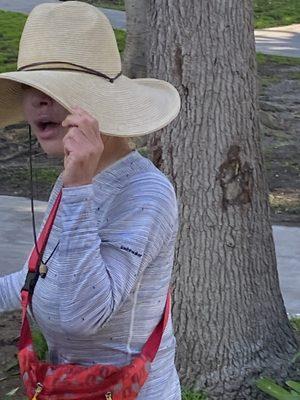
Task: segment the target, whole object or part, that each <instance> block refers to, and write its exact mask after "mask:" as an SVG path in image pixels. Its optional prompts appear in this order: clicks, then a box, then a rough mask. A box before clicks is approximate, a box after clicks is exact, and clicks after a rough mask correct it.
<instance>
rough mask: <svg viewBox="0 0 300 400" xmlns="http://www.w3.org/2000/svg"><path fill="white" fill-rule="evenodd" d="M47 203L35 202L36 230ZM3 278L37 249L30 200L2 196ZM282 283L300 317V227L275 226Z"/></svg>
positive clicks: (287, 303)
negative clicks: (34, 246)
mask: <svg viewBox="0 0 300 400" xmlns="http://www.w3.org/2000/svg"><path fill="white" fill-rule="evenodd" d="M46 204H47V203H46V202H43V201H34V210H35V219H36V231H37V232H38V229H39V226H40V224H41V222H42V219H43V214H44V212H45V209H46ZM0 226H1V230H0V276H1V275H5V274H8V273H11V272H14V271H17V270H19V269H20V268H21V267H22V266H23V264H24V263H25V261H26V259H27V257H28V255H29V251H30V250H31V248H32V246H33V243H34V241H33V233H32V225H31V204H30V199H28V198H24V197H14V196H0ZM273 233H274V239H275V246H276V254H277V262H278V272H279V281H280V286H281V291H282V295H283V298H284V302H285V306H286V309H287V312H288V313H289V314H292V315H295V314H299V316H300V293H299V288H300V246H299V243H300V228H297V227H286V226H278V225H274V226H273Z"/></svg>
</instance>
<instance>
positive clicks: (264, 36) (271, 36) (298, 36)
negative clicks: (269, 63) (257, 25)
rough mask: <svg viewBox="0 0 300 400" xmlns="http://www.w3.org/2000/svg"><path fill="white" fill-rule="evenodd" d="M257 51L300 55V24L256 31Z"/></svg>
mask: <svg viewBox="0 0 300 400" xmlns="http://www.w3.org/2000/svg"><path fill="white" fill-rule="evenodd" d="M255 43H256V51H259V52H261V53H265V54H275V55H276V54H278V55H281V56H287V57H300V24H293V25H289V26H279V27H275V28H267V29H260V30H256V31H255Z"/></svg>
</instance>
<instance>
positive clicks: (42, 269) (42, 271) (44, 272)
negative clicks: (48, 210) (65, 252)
mask: <svg viewBox="0 0 300 400" xmlns="http://www.w3.org/2000/svg"><path fill="white" fill-rule="evenodd" d="M28 127H29V155H30V157H29V165H30V191H31V199H30V200H31V216H32V228H33V237H34V245H35V248H36V251H37V253H38V255H39V257H40V267H39V272H40V276H41V278H45V277H46V275H47V271H48V266H47V263H48V261H49V260H50V258H51V257H52V256H53V254H54V252H55V250H56V248H57V246H58V244H59V241H58V242H57V244H56V246H55V247H54V249H53V251H52V253H51V254H50V256H49V257H48V259H47V261H43V254H41V253H40V251H39V249H38V246H37V240H36V229H35V217H34V206H33V178H32V159H31V155H32V151H31V144H32V143H31V127H30V125H28Z"/></svg>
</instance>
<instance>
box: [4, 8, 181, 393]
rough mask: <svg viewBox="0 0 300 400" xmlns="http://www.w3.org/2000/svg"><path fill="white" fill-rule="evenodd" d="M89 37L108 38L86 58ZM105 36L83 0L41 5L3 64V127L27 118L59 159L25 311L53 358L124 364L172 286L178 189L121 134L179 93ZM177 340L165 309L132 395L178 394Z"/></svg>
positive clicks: (19, 276) (166, 109)
mask: <svg viewBox="0 0 300 400" xmlns="http://www.w3.org/2000/svg"><path fill="white" fill-rule="evenodd" d="M50 17H51V18H50ZM78 18H80V19H79V20H78ZM75 21H76V24H75ZM80 21H81V23H80ZM75 25H76V26H75ZM87 27H89V28H88V29H87ZM54 28H55V29H54ZM39 30H40V31H39ZM72 30H73V32H72ZM87 30H89V32H87ZM66 33H68V35H66ZM53 35H54V37H53ZM85 35H86V36H85ZM93 35H94V39H96V38H97V39H98V41H99V39H101V46H104V47H105V46H106V47H105V48H100V50H99V49H98V53H97V54H100V55H101V56H100V57H99V59H97V58H96V59H93V62H91V60H92V58H93V57H94V53H95V51H94V50H93V49H92V48H87V47H88V46H89V45H90V43H98V42H95V41H93V40H91V37H93ZM112 35H113V30H112V28H111V26H110V24H109V22H108V20H107V19H106V17H105V16H104V15H103V14H102V13H101V12H100V11H99V10H98V9H96V8H95V7H93V6H91V5H88V4H86V3H81V2H78V1H72V2H66V3H63V4H47V3H46V4H42V5H40V6H37V7H35V9H34V10H33V11H32V13H31V14H30V15H29V18H28V20H27V22H26V25H25V27H24V31H23V34H22V38H21V42H20V43H21V44H20V49H19V58H18V71H16V72H10V73H4V74H0V78H2V79H0V94H1V96H0V97H1V99H3V98H4V97H5V101H3V102H2V104H1V103H0V122H1V125H2V126H4V125H6V124H8V123H11V122H12V121H20V120H25V121H27V122H28V124H29V125H30V127H31V129H32V131H33V133H34V135H35V136H36V137H37V140H38V141H39V143H40V145H41V147H42V148H43V150H44V151H45V152H46V153H47V154H49V155H51V156H56V157H63V158H64V170H63V172H62V173H61V174H60V176H59V177H58V179H57V180H56V182H55V185H54V187H53V189H52V192H51V195H50V198H49V202H48V208H47V210H46V213H45V218H44V222H43V224H42V227H43V225H44V223H45V220H46V218H47V216H48V214H49V212H50V209H51V208H52V206H53V203H54V201H55V199H56V197H57V196H58V193H59V191H60V190H62V197H61V202H60V204H59V208H58V212H57V215H56V218H55V221H54V224H53V227H52V230H51V233H50V236H49V239H48V242H47V246H46V249H45V252H44V254H43V258H42V259H43V262H44V263H45V264H46V265H47V269H46V272H45V276H44V279H39V280H38V282H37V284H36V287H35V291H34V295H33V298H32V310H31V311H32V316H33V317H34V318H35V320H36V322H37V324H38V325H39V327H40V329H41V330H42V332H43V334H44V336H45V338H46V340H47V343H48V348H49V356H48V357H49V361H50V362H52V363H54V364H64V363H76V364H81V365H87V366H88V365H93V364H113V365H116V366H124V365H127V364H129V363H130V362H131V360H132V358H133V357H134V356H135V355H137V354H139V353H140V351H141V348H142V346H143V344H144V343H145V342H146V340H147V338H148V337H149V335H150V334H151V332H152V331H153V329H154V328H155V326H156V325H157V324H158V322H159V321H160V319H161V317H162V314H163V311H164V307H165V302H166V296H167V293H168V288H169V284H170V278H171V272H172V265H173V256H174V246H175V241H176V236H177V230H178V209H177V201H176V195H175V191H174V188H173V186H172V184H171V182H170V181H169V180H168V178H167V177H166V176H165V175H164V174H163V173H162V172H161V171H159V170H158V169H157V168H156V167H155V166H154V164H153V163H152V162H151V161H150V160H149V159H147V158H145V157H143V156H142V155H141V154H140V153H139V152H138V151H137V150H131V148H130V146H129V144H128V141H127V140H128V139H127V137H130V136H138V135H141V134H147V133H150V132H153V131H155V130H157V129H160V128H161V127H163V126H165V125H166V124H167V123H169V122H170V121H171V120H173V119H174V118H175V116H176V115H177V114H178V111H179V98H178V94H177V92H176V90H175V89H174V88H173V87H171V85H170V84H168V83H166V82H164V81H159V80H155V79H150V78H149V79H145V80H143V79H140V80H130V79H129V78H127V77H125V76H123V75H122V73H121V72H120V73H117V71H118V69H120V65H119V61H118V57H117V55H116V42H115V38H114V36H112ZM100 36H101V37H100ZM79 38H80V40H81V42H80V43H79V44H78V41H79ZM34 39H35V40H36V43H32V40H34ZM68 40H69V42H68V43H66V42H67V41H68ZM85 40H86V43H84V41H85ZM52 41H53V43H55V46H53V45H52V46H51V45H50V44H51V43H52ZM49 43H50V44H49ZM103 43H104V44H103ZM72 46H73V48H72ZM97 46H98V45H97ZM57 49H59V51H58V50H57ZM25 50H26V51H25ZM30 52H31V53H30ZM51 52H52V54H51ZM80 52H81V53H80ZM41 54H42V55H41ZM104 54H105V57H103V55H104ZM66 59H67V62H66ZM49 60H50V62H49ZM51 60H52V61H51ZM98 61H99V65H98V66H97V68H95V65H97V62H98ZM101 63H102V64H103V63H104V64H103V65H102V64H101ZM105 63H106V64H107V63H108V66H107V65H105ZM38 64H39V65H38ZM45 64H48V65H45ZM49 64H50V65H49ZM51 64H52V65H51ZM37 65H38V66H39V68H36V66H37ZM32 66H33V67H32ZM40 67H42V68H40ZM62 67H63V69H65V70H66V71H63V69H62ZM74 67H75V68H74ZM92 67H94V68H92ZM41 69H42V71H41ZM71 70H72V72H70V71H71ZM79 77H80V78H79ZM75 78H76V79H75ZM130 94H131V97H130ZM71 100H72V101H71ZM83 105H85V107H83ZM135 110H138V111H139V112H138V113H136V112H135ZM101 121H103V126H104V128H102V123H101ZM130 131H131V132H133V133H132V134H130ZM103 132H106V134H104V133H103ZM41 229H42V228H41ZM27 270H28V259H27V261H26V263H25V264H24V267H23V269H22V270H21V271H19V272H17V273H14V274H10V275H8V276H5V277H3V278H1V279H0V311H2V312H3V311H8V310H13V309H19V308H20V290H21V288H22V287H23V285H24V281H25V277H26V274H27ZM175 346H176V343H175V338H174V334H173V327H172V320H171V316H169V319H168V323H167V326H166V328H165V331H164V333H163V337H162V341H161V344H160V347H159V350H158V352H157V354H156V357H155V359H154V361H153V362H152V364H151V369H150V372H149V377H148V379H147V381H146V383H145V384H144V386H143V387H142V389H141V390H140V392H139V395H138V397H137V398H138V399H139V400H157V399H158V398H164V399H165V400H166V399H169V400H178V399H180V398H181V394H180V385H179V380H178V375H177V372H176V368H175V365H174V354H175Z"/></svg>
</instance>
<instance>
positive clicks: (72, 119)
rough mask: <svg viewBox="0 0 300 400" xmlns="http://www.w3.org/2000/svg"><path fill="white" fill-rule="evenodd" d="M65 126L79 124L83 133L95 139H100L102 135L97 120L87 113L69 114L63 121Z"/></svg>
mask: <svg viewBox="0 0 300 400" xmlns="http://www.w3.org/2000/svg"><path fill="white" fill-rule="evenodd" d="M62 126H63V127H68V126H77V127H79V128H80V129H81V130H82V131H83V133H84V134H85V135H86V136H87V137H88V138H90V140H91V141H93V140H94V139H95V138H96V139H98V137H99V135H100V131H99V125H98V122H97V120H95V119H94V118H91V117H89V116H88V115H86V114H82V115H80V114H78V113H77V114H69V115H68V116H67V117H66V118H65V119H64V121H63V122H62Z"/></svg>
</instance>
